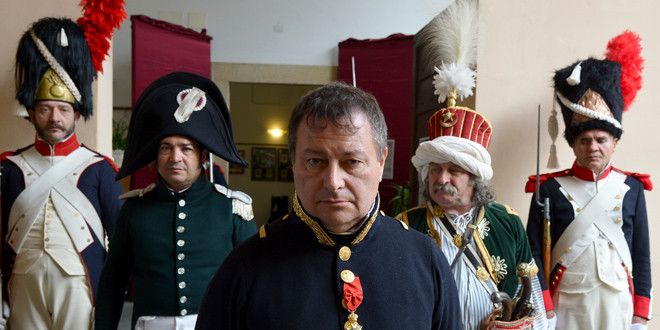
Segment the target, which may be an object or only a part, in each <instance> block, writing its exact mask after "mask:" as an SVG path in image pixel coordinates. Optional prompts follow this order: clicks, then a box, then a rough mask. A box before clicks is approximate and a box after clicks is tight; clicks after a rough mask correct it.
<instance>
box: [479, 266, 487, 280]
mask: <svg viewBox="0 0 660 330" xmlns="http://www.w3.org/2000/svg"><path fill="white" fill-rule="evenodd" d="M477 278H478V279H479V280H481V281H482V282H484V281H486V280H487V279H488V271H487V270H486V268H484V267H482V266H479V267H477Z"/></svg>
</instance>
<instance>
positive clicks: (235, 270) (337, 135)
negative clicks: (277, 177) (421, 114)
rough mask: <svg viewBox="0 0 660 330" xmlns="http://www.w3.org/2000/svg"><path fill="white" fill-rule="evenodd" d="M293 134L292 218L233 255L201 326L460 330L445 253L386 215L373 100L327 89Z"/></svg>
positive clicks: (380, 122) (337, 87) (305, 108)
mask: <svg viewBox="0 0 660 330" xmlns="http://www.w3.org/2000/svg"><path fill="white" fill-rule="evenodd" d="M288 131H289V150H290V151H291V155H292V160H293V175H294V186H295V189H296V194H295V196H294V198H293V212H292V213H290V214H289V215H287V216H285V217H284V218H282V219H281V220H278V221H276V222H274V223H272V224H269V225H265V226H263V227H261V228H260V229H259V236H255V237H252V238H251V239H249V240H248V241H246V243H244V244H243V245H241V246H239V247H238V248H237V249H235V250H234V251H233V252H232V253H231V254H230V256H229V257H228V258H227V260H226V261H225V263H224V264H223V265H222V267H221V268H220V270H219V271H218V273H216V275H215V277H214V279H213V280H212V282H211V284H210V285H209V288H208V289H207V293H206V296H205V298H204V301H203V303H202V307H201V309H200V314H199V318H198V322H197V327H196V329H314V328H316V329H349V330H350V329H362V327H363V326H364V327H366V328H367V329H460V328H461V327H462V324H461V321H460V304H459V303H458V298H457V293H456V284H455V282H454V279H453V276H452V274H451V271H450V270H449V267H448V265H447V262H446V260H445V258H444V257H443V256H442V255H441V252H440V251H439V249H438V248H437V247H436V246H435V245H434V243H433V242H432V241H431V240H430V239H429V238H428V237H425V236H424V235H422V234H420V233H417V232H416V231H414V230H409V228H408V226H407V225H406V224H404V223H402V222H400V221H398V220H395V219H393V218H390V217H387V216H385V215H384V214H383V213H382V212H381V211H380V209H379V208H380V199H379V197H378V184H379V182H380V181H381V178H382V174H383V166H384V163H385V158H386V156H387V144H386V138H387V126H386V125H385V120H384V117H383V114H382V112H381V111H380V108H379V107H378V104H377V102H376V100H375V99H374V97H373V96H371V95H369V94H367V93H365V92H363V91H361V90H359V89H357V88H354V87H351V86H348V85H345V84H341V83H331V84H329V85H326V86H324V87H321V88H319V89H317V90H315V91H312V92H311V93H309V94H308V95H306V96H305V97H304V98H303V99H302V100H301V101H300V102H299V103H298V105H297V106H296V108H295V109H294V111H293V114H292V116H291V119H290V121H289V129H288Z"/></svg>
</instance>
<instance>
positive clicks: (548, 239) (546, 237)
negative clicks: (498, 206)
mask: <svg viewBox="0 0 660 330" xmlns="http://www.w3.org/2000/svg"><path fill="white" fill-rule="evenodd" d="M540 154H541V105H540V104H539V107H538V111H537V116H536V193H535V194H534V195H535V202H536V205H538V206H539V207H542V208H543V242H542V246H541V252H542V255H541V258H542V261H543V275H545V281H546V284H547V285H548V287H549V286H550V267H551V264H552V262H551V259H552V235H551V231H550V198H548V197H545V198H544V199H543V202H541V174H540V172H539V171H540V169H539V167H540V165H539V164H540Z"/></svg>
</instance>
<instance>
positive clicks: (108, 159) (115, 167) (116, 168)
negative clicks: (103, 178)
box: [81, 144, 130, 192]
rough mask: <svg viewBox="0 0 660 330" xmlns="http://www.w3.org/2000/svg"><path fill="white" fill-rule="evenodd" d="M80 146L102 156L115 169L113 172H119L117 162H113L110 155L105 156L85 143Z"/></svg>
mask: <svg viewBox="0 0 660 330" xmlns="http://www.w3.org/2000/svg"><path fill="white" fill-rule="evenodd" d="M81 146H82V147H84V148H86V149H87V150H89V151H91V152H93V153H95V154H96V155H97V156H99V157H103V159H105V160H106V161H107V162H108V163H109V164H110V166H112V169H113V170H115V173H119V167H117V164H116V163H115V161H114V160H113V159H112V158H110V157H108V156H106V155H104V154H102V153H100V152H98V151H96V150H94V149H92V148H90V147H88V146H86V145H85V144H82V145H81ZM129 192H130V191H129Z"/></svg>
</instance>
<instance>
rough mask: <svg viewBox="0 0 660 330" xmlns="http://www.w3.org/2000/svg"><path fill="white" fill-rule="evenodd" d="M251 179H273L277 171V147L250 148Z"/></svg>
mask: <svg viewBox="0 0 660 330" xmlns="http://www.w3.org/2000/svg"><path fill="white" fill-rule="evenodd" d="M251 161H252V167H251V169H252V176H251V178H252V180H255V181H275V177H276V173H277V148H261V147H253V148H252V159H251Z"/></svg>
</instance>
